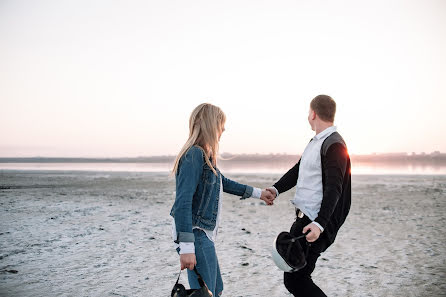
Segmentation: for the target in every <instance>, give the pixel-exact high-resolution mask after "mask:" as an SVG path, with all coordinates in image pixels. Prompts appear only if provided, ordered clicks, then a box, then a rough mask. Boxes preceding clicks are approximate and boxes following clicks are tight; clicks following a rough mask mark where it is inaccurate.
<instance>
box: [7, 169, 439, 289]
mask: <svg viewBox="0 0 446 297" xmlns="http://www.w3.org/2000/svg"><path fill="white" fill-rule="evenodd" d="M228 177H230V178H232V179H234V180H236V181H239V182H242V183H247V184H250V185H253V186H257V187H266V186H269V185H271V184H272V183H273V182H274V181H276V180H277V178H278V177H280V175H279V174H230V175H228ZM174 184H175V182H174V180H173V179H172V178H169V177H168V175H167V173H150V172H144V173H142V172H84V171H14V170H0V296H20V297H27V296H129V297H130V296H154V297H162V296H170V290H171V288H172V286H173V284H174V282H175V280H176V276H177V273H178V271H179V261H178V256H177V254H176V252H175V251H174V249H173V244H172V240H171V218H170V216H169V211H170V208H171V206H172V203H173V201H174V197H175V196H174V195H175V194H174V190H175V187H174ZM352 185H353V193H352V209H351V212H350V215H349V217H348V219H347V221H346V223H345V225H344V226H343V227H342V229H341V230H340V233H339V235H338V237H337V239H336V242H335V243H334V245H333V246H331V247H330V248H329V249H328V250H327V252H326V253H324V254H322V256H321V257H320V259H319V261H318V263H317V268H316V270H315V273H314V274H313V277H314V280H315V282H316V283H317V284H318V285H319V286H320V287H321V288H322V289H323V290H324V291H325V292H326V293H327V295H328V296H339V297H340V296H394V297H398V296H401V297H403V296H404V297H408V296H446V248H445V247H444V242H446V234H445V231H444V225H445V223H446V219H445V216H446V195H445V194H446V176H445V175H387V176H384V175H357V176H353V184H352ZM293 195H294V190H290V191H289V192H287V193H285V194H283V195H281V196H280V197H279V198H278V199H277V200H276V203H275V205H274V206H272V207H269V206H266V205H265V204H264V203H263V202H261V201H259V200H254V199H247V200H244V201H241V200H239V198H238V197H235V196H231V195H227V194H225V196H224V201H223V214H222V225H221V227H220V229H219V235H218V238H217V243H216V247H217V253H218V256H219V261H220V265H221V269H222V274H223V281H224V285H225V290H224V293H223V296H230V297H238V296H240V297H250V296H264V297H266V296H291V295H290V294H288V292H287V291H286V289H285V287H284V286H283V284H282V273H281V272H280V271H279V270H278V269H277V268H276V267H275V266H274V264H273V262H272V260H271V258H270V249H271V245H272V241H273V239H274V237H275V236H276V235H277V234H278V233H279V232H280V231H284V230H288V229H289V227H290V225H291V223H292V220H293V218H294V217H293V216H294V212H293V207H292V206H291V204H290V199H291V198H292V197H293ZM181 279H182V282H183V283H184V284H186V285H187V277H186V273H183V275H182V278H181Z"/></svg>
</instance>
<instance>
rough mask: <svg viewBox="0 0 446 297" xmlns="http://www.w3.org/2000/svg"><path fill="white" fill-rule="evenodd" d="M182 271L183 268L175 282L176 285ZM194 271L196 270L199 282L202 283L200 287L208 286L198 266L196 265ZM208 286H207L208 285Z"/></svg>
mask: <svg viewBox="0 0 446 297" xmlns="http://www.w3.org/2000/svg"><path fill="white" fill-rule="evenodd" d="M181 271H182V270H181V269H180V272H179V273H178V278H177V281H176V282H175V285H176V284H178V282H179V281H180V276H181ZM194 272H195V274H196V275H197V277H198V283H199V284H200V287H205V286H206V283H205V282H204V280H203V278H202V277H201V275H200V273H198V270H197V266H194ZM206 287H207V286H206Z"/></svg>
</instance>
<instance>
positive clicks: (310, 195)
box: [272, 126, 336, 231]
mask: <svg viewBox="0 0 446 297" xmlns="http://www.w3.org/2000/svg"><path fill="white" fill-rule="evenodd" d="M333 132H336V126H331V127H328V128H327V129H325V130H324V131H322V132H320V133H319V134H317V135H316V136H314V137H313V139H312V140H311V141H310V143H308V145H307V147H306V148H305V150H304V152H303V154H302V157H301V159H300V165H299V176H298V178H297V184H296V194H295V195H294V199H293V200H291V203H292V204H293V205H294V206H295V207H296V208H298V209H300V211H302V212H303V213H304V214H305V215H306V216H307V217H308V218H309V219H310V220H312V221H313V223H314V224H315V225H317V226H318V227H319V229H321V231H324V229H323V228H322V226H321V225H320V224H319V223H317V222H315V221H314V220H315V219H316V218H317V215H318V213H319V210H320V209H321V204H322V198H323V194H324V193H323V186H322V167H321V147H322V143H323V142H324V140H325V139H326V138H327V137H328V136H330V135H331V134H332V133H333ZM272 188H274V187H272ZM274 189H275V190H276V194H278V191H277V189H276V188H274Z"/></svg>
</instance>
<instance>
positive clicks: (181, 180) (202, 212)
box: [170, 146, 253, 242]
mask: <svg viewBox="0 0 446 297" xmlns="http://www.w3.org/2000/svg"><path fill="white" fill-rule="evenodd" d="M215 170H216V172H217V175H218V176H216V175H215V174H214V172H213V171H212V170H211V168H210V167H209V166H208V165H207V164H206V162H205V159H204V152H203V150H202V149H201V148H200V147H198V146H193V147H191V148H190V149H189V150H188V151H187V152H186V153H185V154H184V155H183V156H182V157H181V159H180V162H179V165H178V170H177V173H176V176H175V181H176V197H175V203H174V204H173V206H172V210H171V211H170V215H171V216H172V217H173V218H174V219H175V227H176V230H177V242H194V241H195V237H194V233H193V232H192V227H193V226H198V227H200V228H203V229H206V230H214V228H215V225H216V221H217V213H218V200H219V198H220V197H219V196H220V195H219V194H220V186H221V185H220V177H221V180H222V183H223V191H224V192H226V193H229V194H233V195H238V196H241V199H246V198H248V197H251V195H252V191H253V188H252V187H251V186H247V185H242V184H239V183H237V182H235V181H232V180H230V179H228V178H225V177H224V176H223V175H222V174H221V172H220V170H218V169H217V168H215Z"/></svg>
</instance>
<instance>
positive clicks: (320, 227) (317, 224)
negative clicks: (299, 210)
mask: <svg viewBox="0 0 446 297" xmlns="http://www.w3.org/2000/svg"><path fill="white" fill-rule="evenodd" d="M313 224H315V225H316V226H318V228H319V229H321V233H322V232H324V228H322V226H321V225H320V224H319V223H318V222H316V221H313Z"/></svg>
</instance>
